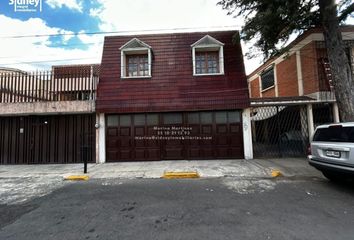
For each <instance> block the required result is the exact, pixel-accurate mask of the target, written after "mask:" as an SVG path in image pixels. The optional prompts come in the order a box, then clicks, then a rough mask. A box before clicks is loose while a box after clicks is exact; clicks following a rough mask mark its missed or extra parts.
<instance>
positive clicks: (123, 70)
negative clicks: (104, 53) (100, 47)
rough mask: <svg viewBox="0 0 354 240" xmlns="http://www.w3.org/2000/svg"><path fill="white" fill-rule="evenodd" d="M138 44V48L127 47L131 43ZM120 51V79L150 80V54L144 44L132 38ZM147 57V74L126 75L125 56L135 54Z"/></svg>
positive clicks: (148, 48) (148, 47)
mask: <svg viewBox="0 0 354 240" xmlns="http://www.w3.org/2000/svg"><path fill="white" fill-rule="evenodd" d="M134 42H135V43H138V45H139V47H129V45H131V44H133V43H134ZM119 50H120V53H121V54H120V77H121V78H122V79H131V78H151V66H152V56H151V55H152V54H151V47H150V46H149V45H147V44H146V43H144V42H142V41H140V40H139V39H137V38H133V39H132V40H130V41H129V42H127V43H126V44H124V45H123V46H122V47H120V48H119ZM146 53H147V55H148V65H149V74H148V75H146V76H128V75H127V74H128V73H127V58H126V56H127V55H135V54H146Z"/></svg>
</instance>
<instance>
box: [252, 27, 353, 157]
mask: <svg viewBox="0 0 354 240" xmlns="http://www.w3.org/2000/svg"><path fill="white" fill-rule="evenodd" d="M341 31H342V37H343V40H344V44H345V46H346V52H347V55H348V58H349V60H350V62H351V64H352V66H353V69H354V61H353V59H354V26H344V27H341ZM331 77H332V76H331V70H330V67H329V63H328V57H327V51H326V47H325V43H324V37H323V34H322V31H321V29H318V28H315V29H310V30H308V31H306V32H305V33H304V34H302V35H301V36H300V37H298V38H297V39H296V40H294V41H293V42H292V43H290V45H289V46H288V52H286V53H284V54H282V55H278V56H275V57H273V58H271V59H269V60H268V61H266V62H265V63H264V64H263V65H261V66H260V67H258V68H257V69H256V70H255V71H254V72H253V73H251V74H250V75H249V76H248V86H249V94H250V98H251V106H252V107H253V117H252V120H253V121H252V125H253V141H254V148H255V151H256V152H257V153H256V152H255V155H256V157H259V156H267V153H271V152H272V151H271V149H279V151H278V150H276V151H278V152H281V153H280V155H281V156H284V155H285V156H287V155H289V154H288V153H289V152H290V153H291V154H290V155H297V154H298V155H301V154H302V155H305V149H306V145H307V143H308V140H309V137H311V135H312V133H313V131H314V128H315V127H316V126H317V125H319V124H322V123H327V122H333V121H334V122H338V121H339V119H340V116H339V115H340V114H339V112H338V107H337V104H336V100H335V94H334V92H333V87H332V79H331ZM294 142H298V143H301V142H302V144H301V146H297V147H296V146H294V145H293V144H292V143H294ZM260 146H262V147H261V148H260ZM265 149H267V150H265ZM287 149H289V151H288V150H287ZM287 151H288V152H287Z"/></svg>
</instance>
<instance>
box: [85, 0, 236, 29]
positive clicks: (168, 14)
mask: <svg viewBox="0 0 354 240" xmlns="http://www.w3.org/2000/svg"><path fill="white" fill-rule="evenodd" d="M98 2H99V3H100V4H101V8H99V9H92V10H91V15H92V16H96V17H98V18H99V19H100V21H101V25H100V27H101V30H103V31H112V30H147V29H148V30H151V29H155V30H156V29H174V28H200V27H221V26H233V27H235V26H236V27H237V25H240V24H238V22H237V21H236V20H235V19H234V18H233V17H231V16H227V12H226V11H224V10H222V9H221V7H220V6H217V5H216V3H217V2H218V1H217V0H193V1H190V0H169V1H166V0H134V1H127V0H98Z"/></svg>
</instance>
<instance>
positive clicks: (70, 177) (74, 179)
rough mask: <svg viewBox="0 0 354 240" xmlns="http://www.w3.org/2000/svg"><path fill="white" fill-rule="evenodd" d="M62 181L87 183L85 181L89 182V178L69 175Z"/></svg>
mask: <svg viewBox="0 0 354 240" xmlns="http://www.w3.org/2000/svg"><path fill="white" fill-rule="evenodd" d="M64 180H71V181H87V180H89V176H86V175H71V176H67V177H64Z"/></svg>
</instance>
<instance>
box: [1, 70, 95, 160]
mask: <svg viewBox="0 0 354 240" xmlns="http://www.w3.org/2000/svg"><path fill="white" fill-rule="evenodd" d="M73 68H76V69H77V70H75V71H72V69H73ZM95 68H97V65H92V66H91V65H89V66H88V65H85V66H81V65H80V66H72V65H71V66H70V67H67V66H55V67H53V71H52V72H50V71H46V72H24V71H20V70H17V69H5V68H2V69H0V164H31V163H76V162H82V161H83V158H87V159H88V161H89V162H94V161H95V159H96V155H95V152H96V148H95V127H94V126H95V114H94V112H95V95H96V93H95V92H96V85H97V81H98V74H95V70H94V69H95ZM68 69H71V70H70V71H69V70H68ZM88 69H90V71H89V73H88ZM68 71H69V74H64V73H65V72H68ZM68 94H69V95H70V96H71V97H70V98H68V97H67V96H68ZM82 96H84V97H82Z"/></svg>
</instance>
